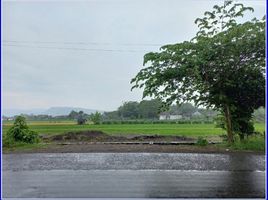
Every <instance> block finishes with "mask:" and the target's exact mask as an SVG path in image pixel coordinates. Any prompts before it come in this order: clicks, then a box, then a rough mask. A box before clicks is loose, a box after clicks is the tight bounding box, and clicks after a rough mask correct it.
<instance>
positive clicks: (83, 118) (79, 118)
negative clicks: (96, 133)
mask: <svg viewBox="0 0 268 200" xmlns="http://www.w3.org/2000/svg"><path fill="white" fill-rule="evenodd" d="M86 121H87V120H86V119H85V117H84V116H82V115H79V116H78V118H77V124H78V125H83V124H85V123H86Z"/></svg>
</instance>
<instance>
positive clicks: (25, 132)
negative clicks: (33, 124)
mask: <svg viewBox="0 0 268 200" xmlns="http://www.w3.org/2000/svg"><path fill="white" fill-rule="evenodd" d="M7 139H9V140H14V141H20V142H26V143H36V142H38V140H39V137H38V134H37V132H35V131H32V130H30V129H29V127H28V126H27V124H26V119H25V118H24V117H22V116H18V117H16V119H15V122H14V124H13V126H12V127H11V128H10V129H9V130H8V131H7Z"/></svg>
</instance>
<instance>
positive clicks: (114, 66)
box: [2, 0, 265, 110]
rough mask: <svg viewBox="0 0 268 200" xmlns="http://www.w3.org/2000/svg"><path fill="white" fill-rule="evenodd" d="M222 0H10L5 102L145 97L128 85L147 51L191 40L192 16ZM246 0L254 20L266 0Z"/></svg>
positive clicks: (116, 101)
mask: <svg viewBox="0 0 268 200" xmlns="http://www.w3.org/2000/svg"><path fill="white" fill-rule="evenodd" d="M218 2H221V1H212V0H211V1H208V0H207V1H197V0H192V1H178V0H165V1H164V0H145V1H144V0H109V1H107V0H106V1H104V0H98V1H93V0H91V1H41V2H37V1H36V2H32V1H22V2H21V1H20V2H18V1H6V2H4V3H3V10H4V12H3V19H2V20H3V21H2V22H3V23H2V31H3V40H4V41H20V43H18V42H8V43H5V44H8V45H11V46H3V47H2V48H3V55H2V58H3V65H2V67H3V102H4V104H3V106H4V107H5V108H22V109H27V108H42V107H43V108H47V107H50V106H59V105H61V106H77V107H87V108H95V109H100V110H113V109H116V108H117V107H118V106H119V105H120V104H121V103H122V102H123V101H127V100H141V96H142V91H141V90H135V91H132V92H131V91H130V88H131V85H130V83H129V82H130V80H131V78H133V77H134V76H135V74H136V73H137V72H138V71H139V70H140V69H141V68H142V61H143V55H144V53H146V52H149V51H157V50H158V49H159V47H160V46H161V45H160V44H167V43H176V42H181V41H184V40H189V39H191V38H192V37H193V36H194V34H195V32H196V30H197V27H196V26H195V25H194V23H193V22H194V20H195V18H197V17H200V16H202V14H203V13H204V12H205V11H206V10H210V9H211V8H212V6H213V5H214V4H217V3H218ZM244 3H245V4H246V5H252V6H253V7H254V8H255V13H254V14H251V15H250V18H251V17H252V16H256V17H258V18H260V17H262V16H263V15H264V14H265V1H244ZM23 41H24V43H21V42H23ZM142 44H143V45H142ZM146 44H147V45H146ZM158 44H159V45H158ZM12 45H13V46H12ZM100 50H119V51H100ZM120 51H123V52H120Z"/></svg>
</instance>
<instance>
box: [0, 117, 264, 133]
mask: <svg viewBox="0 0 268 200" xmlns="http://www.w3.org/2000/svg"><path fill="white" fill-rule="evenodd" d="M11 125H12V123H11V122H7V123H4V124H3V133H6V131H7V130H8V129H9V127H10V126H11ZM28 125H29V127H30V128H31V129H32V130H35V131H37V132H38V133H40V134H48V135H55V134H62V133H66V132H70V131H82V130H99V131H103V132H105V133H108V134H147V135H150V134H158V135H180V136H189V137H198V136H203V137H207V136H217V135H221V134H224V130H222V129H220V128H215V125H214V124H105V125H92V124H86V125H76V124H75V122H73V121H62V122H56V123H55V122H48V121H38V122H28ZM255 129H256V131H260V132H263V131H264V130H265V124H264V123H262V124H260V123H259V124H255Z"/></svg>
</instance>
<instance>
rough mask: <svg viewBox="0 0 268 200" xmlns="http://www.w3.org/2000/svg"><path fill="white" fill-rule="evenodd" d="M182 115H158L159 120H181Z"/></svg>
mask: <svg viewBox="0 0 268 200" xmlns="http://www.w3.org/2000/svg"><path fill="white" fill-rule="evenodd" d="M181 118H182V115H172V114H168V113H163V114H160V116H159V120H178V119H181Z"/></svg>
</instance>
